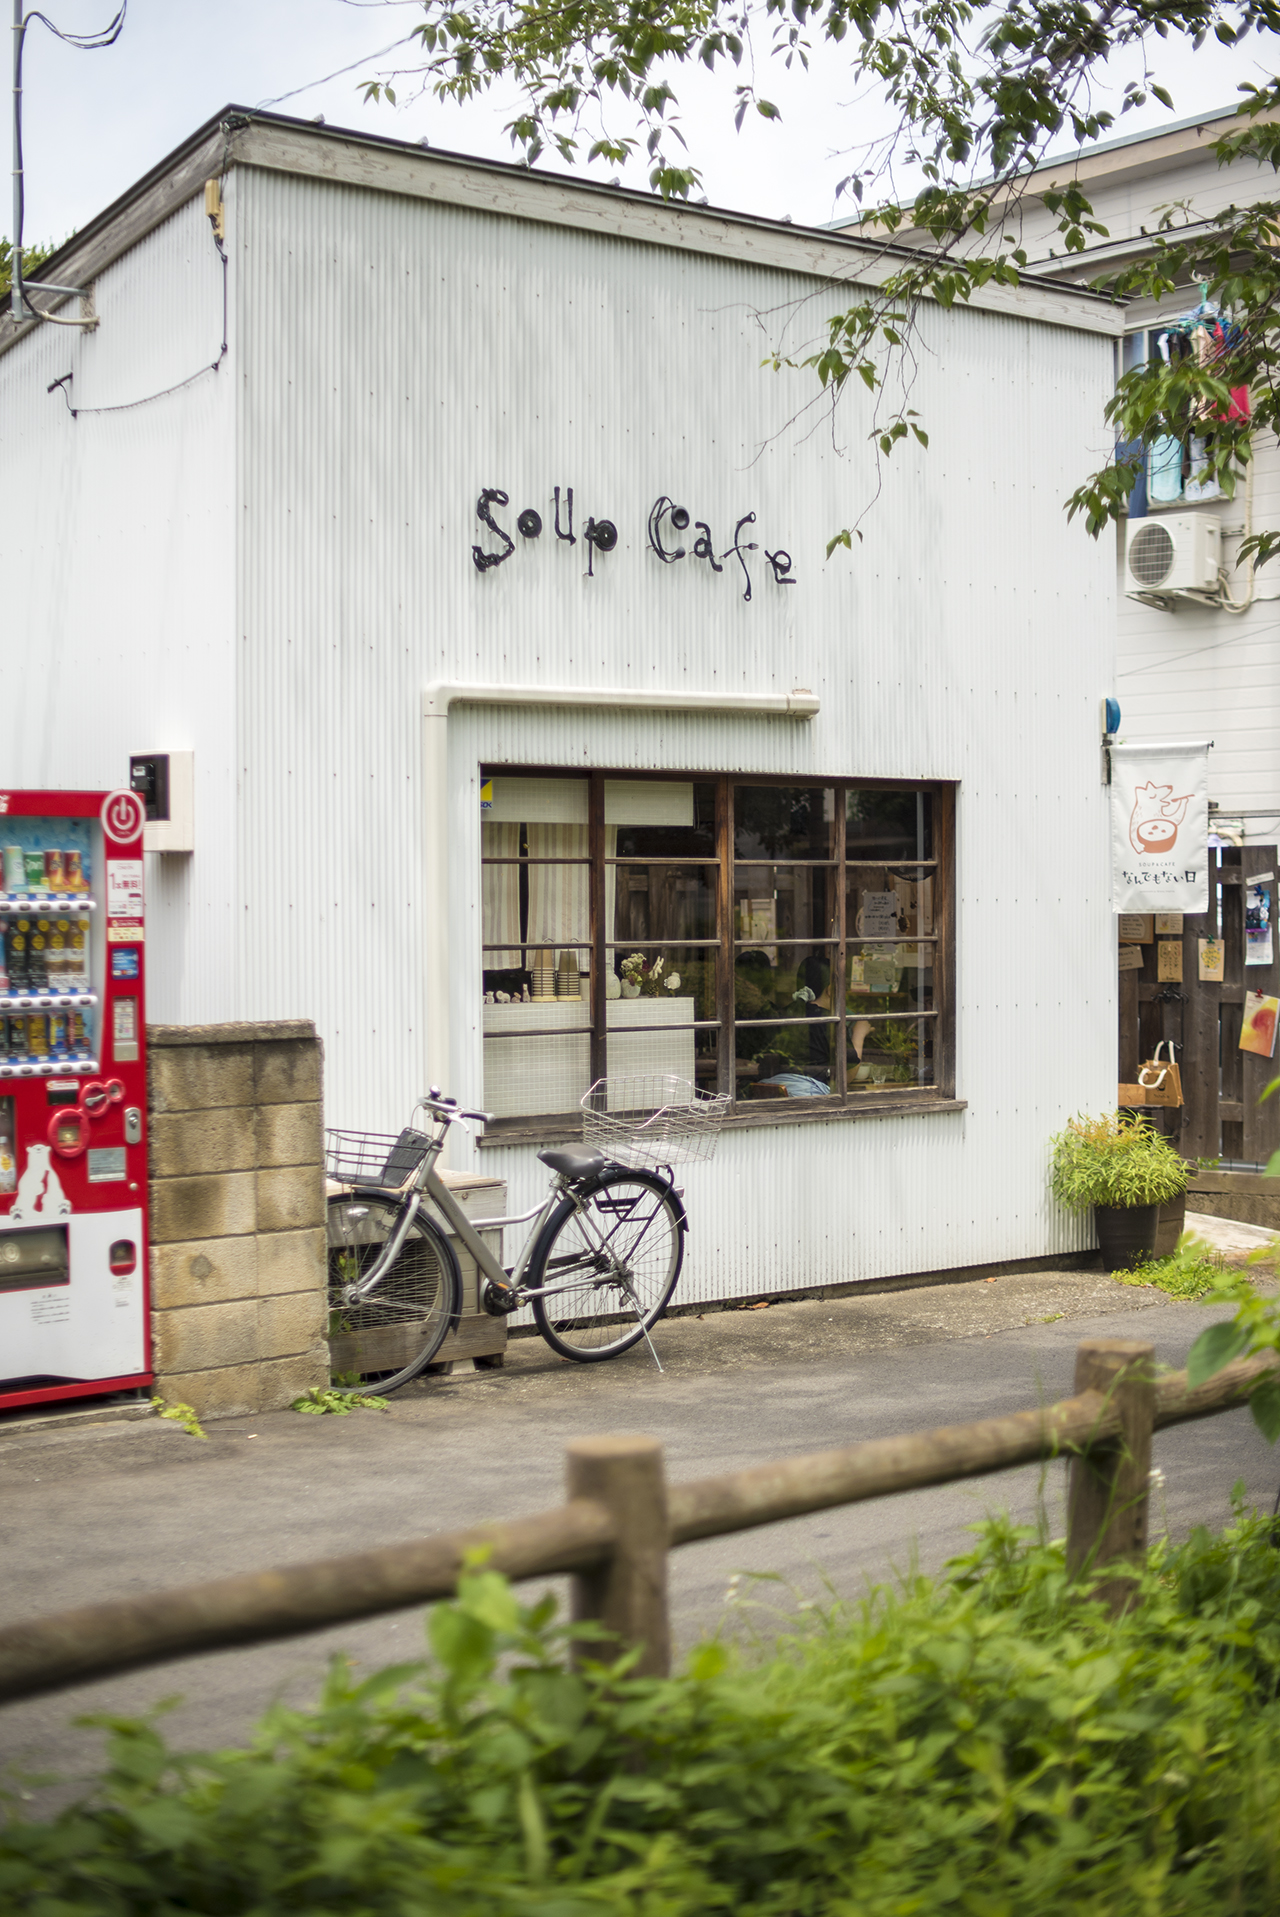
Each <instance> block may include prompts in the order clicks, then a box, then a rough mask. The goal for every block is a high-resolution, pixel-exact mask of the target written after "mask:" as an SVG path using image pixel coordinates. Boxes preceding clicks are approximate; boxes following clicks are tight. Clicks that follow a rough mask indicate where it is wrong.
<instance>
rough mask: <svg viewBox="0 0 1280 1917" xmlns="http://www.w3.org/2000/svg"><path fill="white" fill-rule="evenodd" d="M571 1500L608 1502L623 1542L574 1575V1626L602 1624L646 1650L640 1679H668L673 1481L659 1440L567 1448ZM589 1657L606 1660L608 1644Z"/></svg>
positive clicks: (587, 1650)
mask: <svg viewBox="0 0 1280 1917" xmlns="http://www.w3.org/2000/svg"><path fill="white" fill-rule="evenodd" d="M565 1476H566V1480H567V1486H566V1488H567V1490H568V1493H569V1496H570V1498H591V1499H593V1500H594V1501H595V1502H596V1503H597V1504H602V1505H604V1507H605V1508H606V1510H607V1511H608V1512H609V1514H610V1516H611V1517H612V1519H613V1521H614V1524H615V1526H616V1529H617V1540H618V1541H617V1543H616V1545H615V1546H614V1549H613V1551H612V1553H611V1554H610V1556H609V1558H608V1560H607V1562H606V1563H605V1564H603V1565H602V1566H601V1567H600V1568H599V1569H598V1570H594V1571H578V1572H575V1574H574V1576H573V1579H572V1599H571V1610H572V1615H573V1618H574V1621H575V1622H577V1623H581V1622H583V1621H584V1620H586V1619H588V1618H590V1619H593V1620H595V1621H597V1622H598V1623H600V1624H603V1625H604V1626H605V1627H606V1628H607V1629H608V1630H610V1631H611V1632H612V1633H613V1634H614V1636H615V1637H616V1638H617V1639H618V1640H619V1641H620V1644H621V1645H623V1646H626V1647H630V1646H631V1645H633V1644H638V1645H639V1646H640V1658H639V1662H638V1663H637V1664H636V1665H635V1666H634V1670H635V1673H636V1675H637V1676H638V1677H666V1676H667V1674H668V1672H669V1671H670V1669H671V1630H670V1624H669V1622H668V1618H667V1552H668V1548H669V1546H670V1527H669V1522H668V1518H667V1480H666V1472H665V1470H664V1468H663V1461H662V1445H661V1443H660V1442H659V1440H658V1439H657V1438H578V1439H575V1441H574V1442H573V1443H572V1444H570V1445H568V1446H566V1448H565ZM582 1655H583V1656H585V1657H601V1656H607V1655H608V1647H607V1646H605V1645H596V1646H593V1645H590V1644H585V1645H583V1647H582Z"/></svg>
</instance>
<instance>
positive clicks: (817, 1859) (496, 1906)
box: [0, 1514, 1280, 1917]
mask: <svg viewBox="0 0 1280 1917" xmlns="http://www.w3.org/2000/svg"><path fill="white" fill-rule="evenodd" d="M429 1628H430V1637H431V1642H432V1646H433V1648H434V1651H435V1655H436V1663H435V1665H434V1666H432V1667H427V1666H402V1667H399V1668H398V1669H393V1670H389V1671H384V1672H381V1673H379V1674H377V1675H376V1676H374V1677H371V1678H369V1679H367V1680H366V1681H365V1682H363V1683H360V1684H357V1683H355V1682H354V1681H353V1680H352V1678H351V1676H350V1674H349V1672H348V1670H347V1668H346V1667H345V1666H344V1665H342V1664H341V1663H339V1664H337V1665H335V1666H334V1668H333V1670H332V1672H331V1675H330V1678H329V1681H328V1684H327V1686H326V1689H325V1692H324V1695H323V1697H322V1699H321V1701H320V1703H319V1705H318V1707H317V1709H316V1710H315V1711H314V1712H311V1713H306V1712H298V1711H293V1710H286V1709H284V1708H283V1707H277V1708H275V1709H274V1710H272V1711H270V1712H269V1713H268V1714H267V1716H266V1717H265V1718H264V1719H263V1721H262V1724H261V1726H260V1728H259V1731H258V1733H257V1738H256V1742H255V1744H254V1746H253V1748H252V1749H250V1750H247V1751H223V1752H218V1753H215V1754H212V1755H209V1756H201V1757H180V1756H176V1755H174V1754H172V1753H170V1752H169V1751H167V1750H166V1748H165V1746H164V1744H163V1742H162V1741H161V1738H160V1737H159V1735H158V1733H157V1731H156V1730H155V1728H154V1726H152V1725H150V1724H142V1723H134V1722H128V1721H123V1720H120V1721H114V1722H113V1724H112V1756H111V1768H110V1770H109V1772H108V1774H107V1775H106V1776H105V1778H104V1779H103V1780H102V1783H101V1785H100V1786H99V1788H98V1790H97V1792H96V1794H95V1795H94V1796H93V1797H92V1798H91V1799H89V1800H87V1801H86V1802H85V1803H84V1804H83V1805H80V1806H78V1807H74V1808H72V1809H69V1810H66V1811H64V1812H63V1813H62V1814H61V1815H59V1816H58V1817H56V1818H55V1819H54V1820H52V1821H51V1822H49V1823H46V1824H37V1823H32V1822H24V1821H18V1820H17V1819H16V1818H15V1819H13V1820H11V1821H10V1822H9V1823H8V1824H7V1825H6V1826H5V1827H4V1829H3V1831H2V1832H0V1908H3V1909H6V1910H9V1909H13V1910H17V1909H22V1910H23V1911H24V1912H27V1913H30V1917H82V1914H83V1917H88V1914H89V1913H92V1917H178V1913H183V1914H184V1917H189V1914H191V1913H196V1914H197V1917H268V1914H270V1917H276V1913H285V1912H297V1913H306V1914H307V1917H329V1914H330V1913H332V1917H416V1914H417V1913H433V1917H434V1914H436V1913H440V1914H442V1917H464V1913H465V1917H534V1914H536V1917H591V1914H596V1917H598V1913H601V1912H611V1913H618V1914H619V1917H621V1914H622V1913H628V1914H629V1917H705V1914H706V1913H714V1912H721V1911H723V1912H733V1913H735V1917H740V1914H744V1913H745V1914H749V1917H819V1914H822V1917H928V1914H931V1913H933V1912H936V1911H941V1912H948V1913H956V1914H957V1917H1022V1914H1023V1913H1035V1917H1081V1913H1086V1914H1088V1917H1157V1913H1158V1917H1204V1913H1205V1912H1208V1911H1213V1910H1217V1909H1221V1910H1223V1911H1224V1912H1225V1911H1230V1912H1244V1913H1258V1917H1261V1914H1262V1913H1267V1917H1270V1914H1271V1913H1272V1912H1274V1911H1275V1910H1276V1908H1277V1907H1280V1700H1278V1693H1277V1685H1278V1679H1280V1552H1278V1551H1277V1550H1276V1549H1275V1548H1274V1547H1273V1546H1272V1545H1271V1543H1270V1542H1269V1537H1268V1528H1267V1526H1266V1525H1265V1524H1261V1523H1259V1522H1258V1521H1256V1520H1252V1519H1246V1518H1244V1517H1243V1516H1240V1515H1239V1514H1238V1515H1237V1522H1236V1523H1235V1525H1234V1526H1233V1527H1232V1528H1231V1529H1230V1530H1229V1531H1228V1532H1226V1533H1225V1534H1224V1535H1223V1536H1221V1537H1219V1538H1213V1537H1210V1536H1209V1535H1207V1534H1206V1533H1204V1532H1198V1533H1196V1535H1195V1536H1194V1537H1193V1538H1192V1539H1191V1540H1190V1542H1189V1543H1188V1544H1186V1545H1184V1546H1183V1547H1181V1548H1180V1549H1178V1550H1172V1549H1168V1548H1165V1547H1161V1548H1157V1549H1156V1550H1155V1551H1154V1552H1153V1553H1152V1554H1151V1557H1150V1560H1149V1563H1148V1565H1147V1567H1146V1569H1145V1571H1144V1573H1143V1575H1142V1580H1141V1602H1140V1604H1139V1605H1138V1607H1137V1608H1136V1609H1134V1610H1133V1611H1132V1612H1131V1613H1130V1614H1129V1615H1128V1616H1126V1617H1124V1618H1121V1619H1119V1620H1112V1619H1111V1618H1110V1617H1109V1616H1108V1615H1107V1614H1106V1613H1105V1612H1104V1611H1103V1610H1102V1608H1101V1607H1100V1606H1097V1605H1095V1604H1094V1603H1092V1602H1089V1601H1088V1600H1087V1599H1085V1598H1083V1597H1082V1595H1081V1592H1080V1587H1079V1586H1078V1585H1077V1586H1071V1585H1069V1584H1068V1583H1067V1580H1066V1575H1065V1570H1064V1565H1063V1555H1062V1551H1061V1549H1060V1548H1057V1547H1054V1546H1050V1545H1046V1544H1043V1543H1037V1542H1034V1541H1033V1540H1031V1539H1030V1537H1029V1535H1028V1534H1026V1533H1021V1532H1016V1531H1014V1530H1013V1529H1012V1527H1010V1526H1009V1525H1008V1524H1007V1523H999V1522H997V1523H993V1524H991V1525H988V1526H986V1527H984V1529H983V1533H982V1537H981V1542H980V1543H979V1544H978V1546H977V1547H976V1548H975V1549H974V1550H973V1551H972V1552H971V1553H970V1554H969V1555H968V1556H967V1557H965V1558H962V1559H960V1560H958V1561H956V1563H955V1564H953V1565H952V1567H951V1568H950V1570H949V1572H948V1574H947V1575H946V1576H945V1577H943V1578H941V1579H939V1580H936V1581H930V1580H926V1579H923V1578H919V1579H915V1580H913V1581H912V1582H911V1583H910V1584H909V1585H908V1586H906V1587H905V1588H904V1589H903V1590H901V1591H900V1592H898V1593H896V1594H890V1593H887V1592H885V1591H879V1592H876V1593H874V1594H873V1595H872V1596H870V1597H869V1598H868V1599H867V1600H866V1601H865V1602H863V1603H859V1604H835V1605H833V1606H832V1607H831V1608H829V1609H827V1610H825V1611H811V1612H810V1613H809V1614H808V1617H807V1619H806V1620H802V1621H801V1623H800V1624H799V1625H798V1626H792V1627H790V1634H789V1635H787V1636H785V1637H783V1638H782V1639H780V1640H779V1641H778V1642H777V1644H776V1646H775V1647H774V1648H773V1649H772V1651H771V1654H770V1655H768V1656H767V1657H764V1658H762V1659H757V1660H756V1661H754V1662H753V1661H752V1660H751V1659H750V1658H748V1657H747V1656H745V1655H744V1654H742V1653H741V1652H735V1651H732V1650H730V1649H727V1648H725V1647H724V1646H723V1645H721V1644H720V1643H717V1642H709V1643H706V1644H704V1645H702V1646H701V1647H700V1648H699V1649H698V1650H697V1651H695V1652H694V1654H693V1655H692V1657H691V1658H690V1660H689V1663H688V1667H687V1669H686V1670H685V1671H684V1672H683V1673H682V1674H681V1675H680V1676H678V1677H675V1678H673V1679H670V1680H664V1681H655V1680H638V1679H633V1678H628V1677H627V1676H626V1675H625V1673H623V1672H621V1671H619V1670H615V1671H613V1672H606V1671H600V1670H587V1671H586V1672H585V1673H582V1674H577V1673H574V1672H571V1671H569V1670H568V1669H566V1668H565V1666H564V1663H563V1661H562V1660H563V1650H564V1639H563V1635H561V1634H557V1633H556V1632H555V1631H554V1630H553V1629H552V1628H551V1625H550V1617H549V1604H547V1603H545V1602H544V1604H542V1605H539V1606H536V1607H534V1608H533V1609H523V1608H521V1607H520V1606H518V1605H517V1603H516V1601H515V1599H514V1597H513V1595H512V1593H511V1591H510V1590H509V1588H508V1587H507V1586H506V1585H505V1584H504V1582H503V1581H502V1580H501V1579H500V1578H498V1577H496V1576H495V1575H493V1574H488V1573H483V1572H477V1573H473V1574H472V1575H470V1576H468V1577H467V1578H466V1579H465V1580H464V1584H463V1588H462V1590H461V1592H460V1595H459V1599H458V1601H457V1602H456V1603H454V1604H450V1605H440V1606H437V1608H436V1609H435V1611H434V1612H433V1613H432V1615H431V1619H430V1627H429Z"/></svg>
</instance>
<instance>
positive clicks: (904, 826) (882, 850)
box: [844, 786, 933, 859]
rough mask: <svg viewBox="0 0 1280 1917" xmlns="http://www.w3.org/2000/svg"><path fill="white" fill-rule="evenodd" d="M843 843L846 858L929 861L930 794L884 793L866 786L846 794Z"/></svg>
mask: <svg viewBox="0 0 1280 1917" xmlns="http://www.w3.org/2000/svg"><path fill="white" fill-rule="evenodd" d="M844 810H845V828H844V829H845V844H846V848H847V850H848V853H849V856H850V857H851V858H852V857H856V856H857V854H858V853H861V854H862V855H863V857H864V858H868V859H931V858H932V857H933V795H932V793H929V792H885V791H881V790H876V789H873V788H871V787H868V786H862V787H858V788H856V789H855V790H853V791H851V792H846V794H845V802H844Z"/></svg>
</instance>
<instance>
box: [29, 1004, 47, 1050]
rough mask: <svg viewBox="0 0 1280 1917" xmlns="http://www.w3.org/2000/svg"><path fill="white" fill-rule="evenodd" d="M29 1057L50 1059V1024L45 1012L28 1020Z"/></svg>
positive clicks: (34, 1014)
mask: <svg viewBox="0 0 1280 1917" xmlns="http://www.w3.org/2000/svg"><path fill="white" fill-rule="evenodd" d="M26 1024H27V1057H28V1058H48V1056H49V1022H48V1020H47V1019H46V1018H45V1015H44V1013H43V1012H36V1013H33V1014H32V1015H31V1016H30V1017H29V1018H28V1019H27V1022H26Z"/></svg>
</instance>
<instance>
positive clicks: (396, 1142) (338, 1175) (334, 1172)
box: [324, 1126, 431, 1191]
mask: <svg viewBox="0 0 1280 1917" xmlns="http://www.w3.org/2000/svg"><path fill="white" fill-rule="evenodd" d="M430 1143H431V1140H430V1139H429V1138H428V1137H427V1135H426V1133H425V1132H415V1131H413V1130H411V1129H410V1128H409V1127H408V1126H406V1128H405V1130H404V1131H402V1132H401V1133H400V1134H399V1136H398V1137H395V1138H393V1137H392V1136H391V1134H390V1132H342V1131H333V1130H328V1131H326V1133H325V1150H324V1168H325V1171H326V1172H327V1173H328V1175H329V1177H330V1178H332V1179H335V1180H336V1181H337V1183H338V1184H340V1185H377V1186H379V1187H381V1189H382V1190H384V1191H398V1190H399V1189H400V1187H401V1186H402V1185H403V1184H405V1183H406V1181H407V1180H408V1179H409V1178H411V1177H412V1175H413V1173H414V1172H416V1171H417V1169H418V1167H419V1165H420V1164H421V1163H422V1161H423V1159H424V1158H425V1157H426V1155H427V1147H428V1145H429V1144H430Z"/></svg>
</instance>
